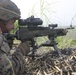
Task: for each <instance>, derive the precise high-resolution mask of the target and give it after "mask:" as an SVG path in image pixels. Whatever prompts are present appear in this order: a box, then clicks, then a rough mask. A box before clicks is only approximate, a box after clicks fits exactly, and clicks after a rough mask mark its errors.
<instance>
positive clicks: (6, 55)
mask: <svg viewBox="0 0 76 75" xmlns="http://www.w3.org/2000/svg"><path fill="white" fill-rule="evenodd" d="M24 61H25V59H24V56H23V54H22V51H21V50H20V49H19V48H17V50H16V51H15V52H14V53H13V54H12V55H11V54H10V48H9V46H8V42H7V40H6V39H5V37H4V36H3V35H1V34H0V75H24V73H25V62H24Z"/></svg>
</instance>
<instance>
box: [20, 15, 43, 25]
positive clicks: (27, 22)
mask: <svg viewBox="0 0 76 75" xmlns="http://www.w3.org/2000/svg"><path fill="white" fill-rule="evenodd" d="M42 23H43V21H42V20H41V19H40V18H34V16H31V17H29V18H27V19H19V21H18V24H19V25H21V26H22V25H34V26H35V25H36V26H38V25H42Z"/></svg>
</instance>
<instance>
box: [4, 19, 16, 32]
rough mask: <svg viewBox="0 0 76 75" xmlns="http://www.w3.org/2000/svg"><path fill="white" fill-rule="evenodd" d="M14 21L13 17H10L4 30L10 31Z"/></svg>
mask: <svg viewBox="0 0 76 75" xmlns="http://www.w3.org/2000/svg"><path fill="white" fill-rule="evenodd" d="M14 22H15V19H10V20H9V21H8V22H7V23H6V26H5V32H10V31H11V30H12V29H14Z"/></svg>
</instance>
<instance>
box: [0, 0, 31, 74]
mask: <svg viewBox="0 0 76 75" xmlns="http://www.w3.org/2000/svg"><path fill="white" fill-rule="evenodd" d="M19 18H20V10H19V8H18V7H17V6H16V4H15V3H13V2H12V1H11V0H0V75H25V74H24V73H25V67H24V66H25V63H24V58H23V57H24V56H26V55H27V54H28V52H29V50H30V49H29V48H30V47H29V44H27V43H26V42H21V43H20V45H19V46H18V48H17V49H16V51H15V52H14V53H13V54H12V55H10V47H9V45H8V42H7V39H6V38H5V36H4V35H3V34H2V33H8V32H10V31H11V30H12V29H13V28H14V25H13V24H14V22H15V21H16V20H18V19H19Z"/></svg>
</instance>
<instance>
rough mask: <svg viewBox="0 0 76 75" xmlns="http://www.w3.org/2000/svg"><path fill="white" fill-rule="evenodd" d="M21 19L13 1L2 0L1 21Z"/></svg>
mask: <svg viewBox="0 0 76 75" xmlns="http://www.w3.org/2000/svg"><path fill="white" fill-rule="evenodd" d="M11 18H16V19H18V18H20V10H19V8H18V7H17V6H16V4H15V3H13V2H12V1H11V0H0V19H2V20H5V21H7V20H9V19H11Z"/></svg>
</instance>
